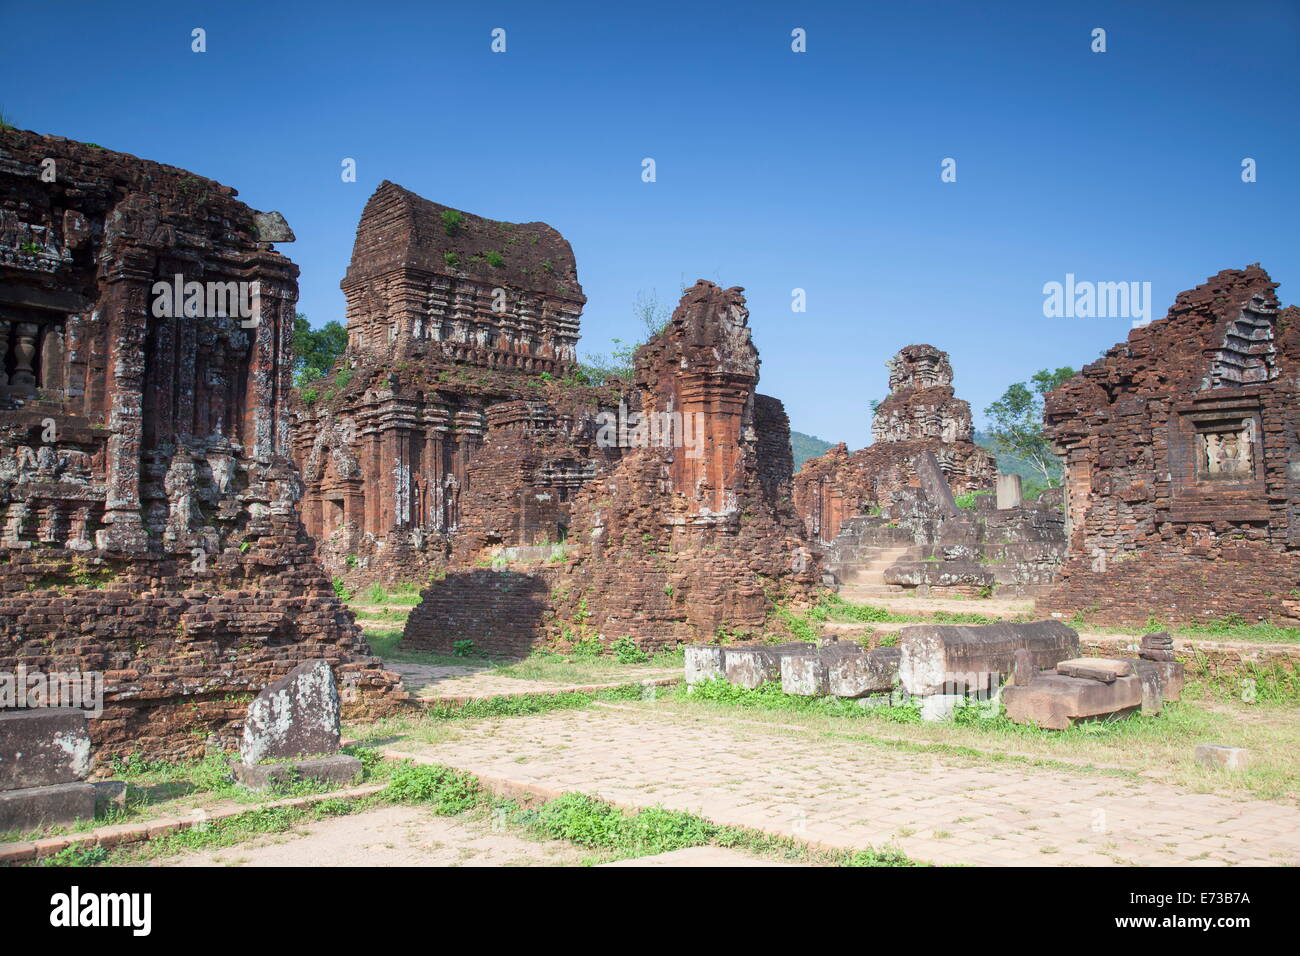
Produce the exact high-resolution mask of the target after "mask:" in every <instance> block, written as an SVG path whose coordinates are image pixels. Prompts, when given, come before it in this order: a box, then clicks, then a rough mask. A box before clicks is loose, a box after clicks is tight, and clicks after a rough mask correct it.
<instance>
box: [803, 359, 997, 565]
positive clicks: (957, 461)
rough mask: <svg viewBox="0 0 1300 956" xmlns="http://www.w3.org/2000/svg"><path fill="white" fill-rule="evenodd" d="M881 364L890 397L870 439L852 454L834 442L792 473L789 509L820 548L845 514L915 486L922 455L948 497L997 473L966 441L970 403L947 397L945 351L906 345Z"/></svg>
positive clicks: (988, 457) (982, 485) (986, 485)
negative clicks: (929, 456)
mask: <svg viewBox="0 0 1300 956" xmlns="http://www.w3.org/2000/svg"><path fill="white" fill-rule="evenodd" d="M888 365H889V396H888V397H887V398H886V399H885V400H884V401H883V402H881V403H880V405H879V406H878V407H877V408H876V412H875V417H874V419H873V420H872V423H871V431H872V437H873V438H874V442H873V443H872V444H871V445H869V446H868V447H866V448H863V449H861V450H859V451H856V452H853V453H851V454H850V452H849V450H848V448H847V447H846V446H845V445H844V444H843V443H840V444H839V445H837V446H835V447H834V448H832V449H831V450H830V451H828V452H826V454H824V455H822V456H821V457H820V458H814V459H812V460H810V461H808V462H805V463H804V466H803V468H801V469H800V471H799V474H798V475H797V476H796V478H795V489H794V501H795V507H796V508H797V509H798V511H799V514H800V516H801V517H802V518H803V521H804V526H805V530H806V532H807V535H808V537H809V539H810V540H813V541H817V542H819V543H821V544H822V545H826V544H829V543H830V542H831V541H833V540H834V539H835V536H836V534H837V533H838V532H839V529H840V525H841V524H843V522H844V520H845V519H846V518H849V517H852V516H853V515H856V514H861V513H863V512H864V511H866V510H867V509H869V508H873V507H875V508H880V507H882V506H884V505H887V504H889V501H890V496H891V495H892V494H893V493H894V492H895V491H900V490H902V489H903V488H906V487H915V486H916V485H917V484H918V479H917V476H916V459H917V456H918V455H920V454H921V453H922V452H925V451H929V452H932V453H933V454H934V456H935V458H936V459H937V460H938V462H939V467H940V469H942V471H943V475H944V477H945V478H946V479H947V480H948V485H949V486H950V487H951V488H952V491H953V494H957V495H961V494H965V493H967V492H970V491H982V490H987V489H990V488H992V486H993V482H994V480H995V478H996V476H997V463H996V460H995V459H994V457H993V455H992V454H991V453H989V452H988V451H987V450H985V449H983V448H981V447H980V446H979V445H976V444H975V442H974V441H973V438H972V436H973V430H972V426H971V411H970V405H969V404H968V403H966V402H965V401H963V400H961V399H959V398H956V397H955V395H954V392H953V388H952V363H951V362H950V361H949V359H948V353H947V352H941V351H939V349H937V348H935V347H934V346H932V345H909V346H907V347H906V348H904V349H901V350H900V351H899V352H898V354H897V355H895V356H894V357H893V359H891V360H890V362H889V363H888Z"/></svg>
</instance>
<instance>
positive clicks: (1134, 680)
mask: <svg viewBox="0 0 1300 956" xmlns="http://www.w3.org/2000/svg"><path fill="white" fill-rule="evenodd" d="M1142 699H1143V685H1142V679H1141V678H1140V677H1138V676H1137V675H1136V674H1130V675H1127V676H1124V677H1116V678H1115V679H1114V680H1113V681H1110V682H1109V683H1107V682H1103V681H1097V680H1089V679H1087V678H1083V677H1067V676H1066V675H1064V674H1053V673H1050V672H1049V673H1046V674H1040V675H1038V677H1037V678H1035V679H1034V680H1033V681H1031V682H1030V683H1028V684H1018V683H1017V684H1011V685H1009V686H1007V687H1004V688H1002V704H1003V706H1004V707H1005V708H1006V715H1007V719H1009V720H1013V721H1015V722H1016V723H1018V724H1031V725H1036V726H1038V727H1043V728H1046V729H1048V730H1064V729H1065V728H1067V727H1069V726H1070V725H1071V724H1073V723H1074V722H1075V721H1077V720H1085V719H1087V718H1090V717H1100V716H1102V715H1105V714H1120V713H1124V712H1127V711H1132V710H1135V709H1137V708H1139V707H1141V706H1142Z"/></svg>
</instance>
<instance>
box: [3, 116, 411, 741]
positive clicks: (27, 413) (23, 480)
mask: <svg viewBox="0 0 1300 956" xmlns="http://www.w3.org/2000/svg"><path fill="white" fill-rule="evenodd" d="M234 197H235V191H234V190H233V189H230V188H228V187H225V186H222V185H220V184H218V183H215V182H213V181H211V180H208V179H203V178H201V177H198V176H194V175H191V174H189V173H187V172H185V171H184V170H181V169H175V168H173V167H169V166H162V165H159V164H157V163H152V162H147V161H145V160H140V159H136V158H135V157H132V156H127V155H124V154H122V153H115V152H112V151H109V150H105V149H101V148H99V147H97V146H91V145H87V144H81V143H74V142H70V141H68V140H65V139H63V138H61V137H43V136H39V135H36V134H34V133H28V132H19V131H17V130H0V360H2V364H0V515H2V516H3V520H2V522H0V670H4V671H10V672H12V671H13V670H14V669H15V667H16V666H17V665H18V664H19V663H21V664H23V665H25V666H26V668H27V670H28V671H43V672H47V673H48V672H60V673H65V672H81V673H90V672H100V673H102V674H104V675H105V677H106V685H105V690H106V701H105V709H104V712H103V715H102V717H100V718H99V719H97V720H94V721H92V722H91V728H92V736H93V739H94V741H95V743H96V745H97V746H98V747H99V748H100V750H101V753H103V754H106V755H112V754H118V753H123V754H124V753H141V754H144V755H147V756H151V757H156V756H166V757H182V756H193V755H195V754H196V753H201V752H202V751H203V748H204V745H205V738H206V737H208V735H209V734H215V738H214V739H213V741H212V742H215V743H216V744H218V745H220V744H224V743H228V742H229V737H230V734H231V731H232V725H233V723H234V722H235V721H237V720H240V719H242V717H243V711H244V706H245V703H246V699H247V696H248V695H249V693H250V692H253V691H256V690H258V689H260V688H261V687H263V686H264V685H265V684H267V683H269V682H271V681H272V680H274V679H276V678H278V677H281V676H283V675H284V674H285V673H286V672H287V671H288V670H289V669H290V668H291V667H293V665H294V664H295V663H297V662H298V661H300V660H304V659H307V658H320V657H323V658H327V659H329V660H330V661H331V663H332V664H333V665H334V666H335V669H336V672H337V673H338V675H339V677H340V678H341V682H342V684H343V692H344V697H345V700H346V701H348V702H349V706H350V708H351V710H352V711H353V712H354V713H355V712H358V711H361V710H365V709H368V708H369V709H371V710H383V709H387V708H389V707H391V706H392V704H393V701H394V700H395V697H396V693H395V688H396V686H397V685H396V683H395V676H394V675H386V674H384V673H383V672H381V671H380V670H379V669H378V668H379V662H378V661H377V660H376V659H374V658H372V657H370V656H369V649H368V647H367V645H366V643H365V640H364V639H363V638H362V636H361V633H360V631H359V630H358V629H357V627H356V625H355V624H354V623H353V620H352V618H351V616H350V614H349V612H347V611H346V610H345V609H344V608H343V607H342V605H340V604H339V602H338V601H337V599H336V598H335V597H334V594H333V592H332V591H331V589H330V587H329V583H328V581H327V580H326V579H325V577H324V576H323V575H322V573H321V571H320V570H319V568H318V566H317V565H316V563H315V559H314V555H313V551H312V546H311V541H310V539H309V538H308V537H307V536H306V534H305V533H304V531H303V528H302V526H301V524H300V522H299V520H298V517H297V512H296V510H295V505H296V502H297V499H298V495H299V491H300V484H299V480H298V474H297V471H296V470H295V468H294V467H293V462H292V461H291V460H290V458H289V455H288V452H289V434H288V425H289V422H288V416H287V411H286V397H287V393H288V389H289V384H290V380H289V375H290V369H291V366H292V361H293V356H292V351H291V350H292V326H293V306H294V302H295V300H296V298H297V274H298V270H297V267H296V266H294V265H293V263H292V262H290V261H289V260H288V259H286V258H285V257H284V256H283V255H281V254H279V253H278V252H275V251H274V250H273V249H272V248H271V244H270V243H271V241H281V240H290V239H292V233H290V232H289V231H288V227H287V226H286V225H285V224H284V221H283V219H281V218H280V217H279V216H278V214H265V215H264V214H260V213H255V212H254V211H253V210H252V209H250V208H249V207H247V206H245V205H244V204H243V203H241V202H239V201H238V200H236V199H235V198H234ZM177 276H180V277H181V280H180V288H179V290H178V289H177V286H176V282H177V280H176V277H177ZM190 283H194V285H190ZM254 283H255V284H256V285H254Z"/></svg>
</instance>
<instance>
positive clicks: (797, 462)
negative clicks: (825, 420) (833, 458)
mask: <svg viewBox="0 0 1300 956" xmlns="http://www.w3.org/2000/svg"><path fill="white" fill-rule="evenodd" d="M834 447H835V443H834V442H830V441H822V440H821V439H820V438H814V437H813V436H812V435H805V434H804V433H803V432H796V431H791V432H790V450H791V451H792V452H794V470H795V472H796V473H798V471H799V469H800V468H802V467H803V463H804V462H805V461H807V460H808V459H809V458H816V457H817V456H819V455H824V454H825V453H826V452H828V451H830V450H831V449H832V448H834Z"/></svg>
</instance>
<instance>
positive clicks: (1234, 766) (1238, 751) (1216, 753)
mask: <svg viewBox="0 0 1300 956" xmlns="http://www.w3.org/2000/svg"><path fill="white" fill-rule="evenodd" d="M1196 762H1197V763H1198V764H1200V765H1201V766H1202V767H1209V768H1210V769H1211V770H1245V769H1246V765H1247V764H1248V763H1250V751H1249V750H1247V749H1246V748H1245V747H1226V746H1224V745H1223V744H1197V745H1196Z"/></svg>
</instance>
